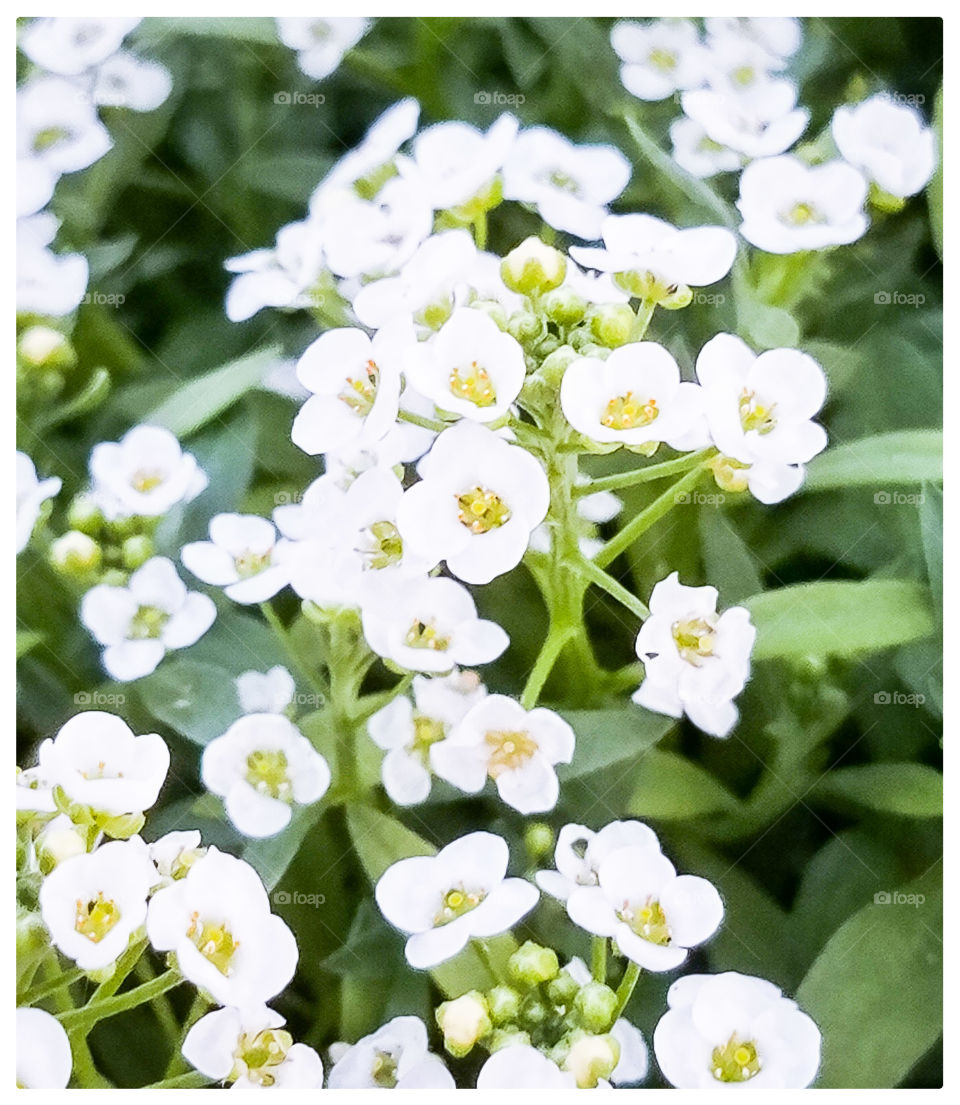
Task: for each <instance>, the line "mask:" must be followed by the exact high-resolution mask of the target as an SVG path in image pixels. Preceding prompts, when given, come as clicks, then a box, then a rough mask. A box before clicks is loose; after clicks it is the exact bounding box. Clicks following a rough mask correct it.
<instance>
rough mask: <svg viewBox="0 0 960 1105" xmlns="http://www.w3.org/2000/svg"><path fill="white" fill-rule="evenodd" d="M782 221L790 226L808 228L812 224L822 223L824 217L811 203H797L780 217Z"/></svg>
mask: <svg viewBox="0 0 960 1105" xmlns="http://www.w3.org/2000/svg"><path fill="white" fill-rule="evenodd" d="M780 221H781V222H783V223H786V224H787V225H788V226H808V225H810V224H811V223H822V222H823V221H824V220H823V216H822V215H821V214H820V212H819V211H818V210H817V209H816V208H815V207H814V206H813V204H810V203H795V204H794V205H793V207H790V208H788V209H787V210H786V211H784V212H783V213H782V214H781V216H780Z"/></svg>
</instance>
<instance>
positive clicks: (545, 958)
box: [507, 940, 560, 986]
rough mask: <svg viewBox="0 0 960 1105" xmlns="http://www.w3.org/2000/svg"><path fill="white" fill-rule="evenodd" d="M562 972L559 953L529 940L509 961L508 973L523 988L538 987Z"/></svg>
mask: <svg viewBox="0 0 960 1105" xmlns="http://www.w3.org/2000/svg"><path fill="white" fill-rule="evenodd" d="M559 970H560V963H559V961H558V959H557V953H556V952H555V951H554V950H553V948H544V947H543V946H541V945H540V944H535V943H534V942H533V941H532V940H527V941H526V942H525V943H523V944H521V945H520V947H519V948H517V950H516V951H515V952H514V953H513V955H511V956H510V958H509V959H508V960H507V973H508V974H509V975H510V977H511V978H512V979H513V980H514V982H518V983H520V985H521V986H537V985H538V984H539V983H541V982H549V981H550V979H551V978H556V976H557V972H558V971H559Z"/></svg>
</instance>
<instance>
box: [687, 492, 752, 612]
mask: <svg viewBox="0 0 960 1105" xmlns="http://www.w3.org/2000/svg"><path fill="white" fill-rule="evenodd" d="M700 547H701V548H702V550H703V566H704V576H705V578H706V579H709V580H710V582H711V583H712V584H713V586H714V587H716V588H717V590H718V591H719V592H720V604H721V608H722V607H725V606H735V605H736V604H737V603H738V602H742V601H743V600H744V599H745V598H749V596H750V595H757V594H759V593H760V592H761V591H762V590H763V579H762V578H761V575H760V572H759V570H758V568H757V563H758V562H757V558H756V557H755V556H754V555H753V553H752V552H751V551H750V549H749V548H748V547H747V545H746V543H745V542H744V540H743V538H742V537H741V536H740V534H739V533H737V531H736V530H735V529H734V527H733V523H732V522H731V521H730V519H729V518H728V517H727V516H726V514H725V513H724V512H723V511H722V510H702V511H700Z"/></svg>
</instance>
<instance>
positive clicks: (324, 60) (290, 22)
mask: <svg viewBox="0 0 960 1105" xmlns="http://www.w3.org/2000/svg"><path fill="white" fill-rule="evenodd" d="M369 27H370V20H369V19H366V18H364V17H363V16H341V17H339V18H333V19H316V18H314V17H312V16H305V17H304V16H285V17H282V18H281V17H278V18H277V35H278V36H279V38H280V41H281V42H282V43H283V44H284V46H289V47H290V49H291V50H296V51H297V64H298V65H299V66H300V68H301V69H302V70H303V72H304V73H305V74H306V75H307V76H308V77H312V78H313V79H314V80H315V81H322V80H323V78H324V77H329V76H330V74H331V73H332V72H333V71H334V70H335V69H336V68H337V67H338V66H339V65H340V62H341V61H342V60H343V55H344V54H345V53H346V52H347V51H348V50H350V49H351V48H352V47H354V46H356V44H357V43H358V42H359V41H360V39H361V38H363V36H364V35H365V34H366V33H367V30H368V29H369Z"/></svg>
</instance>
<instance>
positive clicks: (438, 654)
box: [361, 578, 510, 673]
mask: <svg viewBox="0 0 960 1105" xmlns="http://www.w3.org/2000/svg"><path fill="white" fill-rule="evenodd" d="M361 615H362V620H363V635H364V637H366V640H367V644H368V645H369V646H370V647H371V648H372V649H373V651H374V652H376V653H377V655H378V656H382V657H384V659H387V660H392V661H393V662H394V663H395V664H397V665H398V666H399V667H401V668H405V669H406V670H407V671H422V672H437V673H440V672H448V671H450V670H451V668H453V667H455V666H456V665H458V664H466V665H471V664H487V663H489V662H490V661H491V660H495V659H496V658H497V657H498V656H499V655H500V654H501V653H502V652H503V650H504V649H505V648H506V647H507V645H508V644H509V643H510V638H509V637H508V636H507V634H506V633H505V632H504V631H503V629H501V628H500V626H499V625H497V624H496V623H495V622H490V621H485V620H483V619H481V618H478V617H477V608H476V606H475V605H474V601H473V599H472V597H471V596H470V592H469V591H468V590H467V589H466V587H463V586H461V585H460V584H459V583H457V582H456V581H455V580H452V579H443V578H427V579H424V580H422V581H420V582H419V583H411V584H410V585H408V586H407V587H405V588H404V589H403V590H402V591H401V592H400V593H399V594H395V595H393V596H391V597H389V598H387V597H386V596H378V597H377V598H376V599H375V600H371V601H369V602H368V603H366V604H365V605H364V606H363V608H362V611H361Z"/></svg>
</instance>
